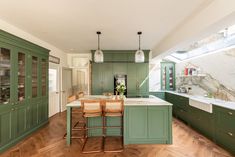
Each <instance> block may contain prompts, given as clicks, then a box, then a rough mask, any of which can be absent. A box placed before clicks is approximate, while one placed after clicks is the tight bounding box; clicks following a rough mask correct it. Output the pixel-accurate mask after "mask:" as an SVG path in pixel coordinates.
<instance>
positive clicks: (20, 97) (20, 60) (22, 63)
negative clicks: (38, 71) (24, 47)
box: [18, 52, 25, 101]
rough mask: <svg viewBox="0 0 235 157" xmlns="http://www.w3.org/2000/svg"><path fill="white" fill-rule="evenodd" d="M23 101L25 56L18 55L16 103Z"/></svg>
mask: <svg viewBox="0 0 235 157" xmlns="http://www.w3.org/2000/svg"><path fill="white" fill-rule="evenodd" d="M23 100H25V54H24V53H21V52H19V53H18V101H23Z"/></svg>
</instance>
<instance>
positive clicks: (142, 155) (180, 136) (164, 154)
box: [0, 112, 232, 157]
mask: <svg viewBox="0 0 235 157" xmlns="http://www.w3.org/2000/svg"><path fill="white" fill-rule="evenodd" d="M78 118H80V116H79V115H78V114H74V115H73V119H78ZM65 131H66V112H63V113H61V114H57V115H55V116H53V117H52V118H50V122H49V124H48V125H46V126H45V127H44V128H42V129H40V130H38V131H37V132H35V133H34V134H32V135H31V136H29V137H28V138H26V139H25V140H23V141H21V142H20V143H19V144H17V145H16V146H14V147H12V148H11V149H9V150H7V151H6V152H4V153H3V154H0V157H78V156H79V157H80V156H81V157H232V155H231V154H229V153H228V152H227V151H225V150H223V149H222V148H220V147H219V146H217V145H215V144H214V143H213V142H211V141H210V140H208V139H207V138H205V137H204V136H202V135H200V134H199V133H197V132H196V131H194V130H192V129H191V128H189V127H188V126H186V125H185V124H183V123H182V122H180V121H178V120H176V119H174V121H173V144H172V145H128V146H126V147H125V149H124V151H123V152H121V153H95V154H82V153H81V142H80V141H79V140H78V139H73V140H72V145H71V146H70V147H67V146H66V140H65V139H63V135H64V133H65ZM107 141H108V142H107V143H109V144H108V145H107V146H106V148H108V149H113V148H115V147H117V146H118V141H120V140H118V139H114V141H113V142H112V140H110V139H107ZM91 143H92V144H91ZM100 143H101V142H100V138H93V139H90V141H89V147H88V148H89V149H93V148H99V145H100Z"/></svg>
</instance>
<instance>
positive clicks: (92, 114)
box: [83, 113, 102, 118]
mask: <svg viewBox="0 0 235 157" xmlns="http://www.w3.org/2000/svg"><path fill="white" fill-rule="evenodd" d="M83 116H84V117H86V118H89V117H99V116H102V113H85V114H84V115H83Z"/></svg>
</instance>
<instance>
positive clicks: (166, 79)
mask: <svg viewBox="0 0 235 157" xmlns="http://www.w3.org/2000/svg"><path fill="white" fill-rule="evenodd" d="M161 90H172V91H174V90H175V63H174V62H166V61H164V62H161Z"/></svg>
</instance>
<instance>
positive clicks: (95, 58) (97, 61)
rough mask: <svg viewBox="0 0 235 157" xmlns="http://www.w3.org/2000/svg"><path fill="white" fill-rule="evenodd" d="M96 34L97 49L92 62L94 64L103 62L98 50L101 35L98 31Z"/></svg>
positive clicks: (102, 55)
mask: <svg viewBox="0 0 235 157" xmlns="http://www.w3.org/2000/svg"><path fill="white" fill-rule="evenodd" d="M96 34H97V35H98V49H97V50H96V51H95V54H94V61H95V62H96V63H102V62H104V54H103V52H102V51H101V49H100V34H101V32H99V31H98V32H96Z"/></svg>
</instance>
